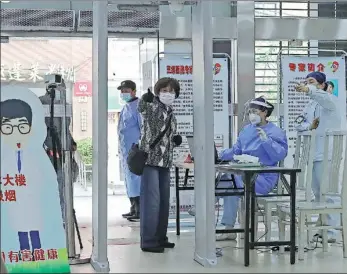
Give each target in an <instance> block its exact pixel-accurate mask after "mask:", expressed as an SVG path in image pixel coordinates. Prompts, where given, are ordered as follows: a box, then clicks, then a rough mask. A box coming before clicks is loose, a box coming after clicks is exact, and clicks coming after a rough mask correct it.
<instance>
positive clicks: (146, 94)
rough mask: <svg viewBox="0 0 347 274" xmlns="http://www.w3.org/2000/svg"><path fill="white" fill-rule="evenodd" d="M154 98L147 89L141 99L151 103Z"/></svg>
mask: <svg viewBox="0 0 347 274" xmlns="http://www.w3.org/2000/svg"><path fill="white" fill-rule="evenodd" d="M153 99H154V95H153V93H152V92H151V90H150V89H148V90H147V93H145V94H144V95H142V100H143V101H145V102H147V103H152V102H153Z"/></svg>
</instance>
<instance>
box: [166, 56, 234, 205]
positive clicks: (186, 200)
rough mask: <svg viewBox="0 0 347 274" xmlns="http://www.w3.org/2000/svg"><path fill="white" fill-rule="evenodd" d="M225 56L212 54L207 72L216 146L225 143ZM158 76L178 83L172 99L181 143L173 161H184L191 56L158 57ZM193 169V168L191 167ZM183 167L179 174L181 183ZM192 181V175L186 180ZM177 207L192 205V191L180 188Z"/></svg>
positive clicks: (190, 95)
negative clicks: (211, 94) (211, 92)
mask: <svg viewBox="0 0 347 274" xmlns="http://www.w3.org/2000/svg"><path fill="white" fill-rule="evenodd" d="M228 62H229V60H228V59H227V58H214V59H213V67H212V68H211V73H213V93H214V139H215V143H216V146H217V149H218V150H220V149H222V148H228V147H229V109H228V92H229V70H228ZM160 77H172V78H175V79H177V80H178V81H179V82H180V85H181V93H180V96H179V98H178V99H176V100H175V102H174V105H173V109H174V112H175V115H176V118H177V123H178V127H177V130H178V133H179V134H180V135H182V137H183V143H182V145H181V146H180V147H179V148H176V149H175V150H174V161H175V160H176V161H177V160H179V161H184V160H185V158H186V157H187V156H188V154H189V153H190V151H189V147H188V143H187V140H186V138H185V136H192V135H193V66H192V60H191V59H186V58H181V57H167V58H164V59H162V60H161V61H160ZM191 172H193V171H191ZM174 176H175V173H174V170H172V172H171V183H172V184H171V201H170V202H171V210H174V209H175V206H176V197H175V185H174V182H175V179H174ZM183 178H184V171H182V173H181V174H180V182H181V183H183ZM188 185H190V186H192V185H194V179H193V178H191V179H189V181H188ZM180 201H181V210H187V209H189V208H190V207H191V206H192V205H194V191H184V192H181V197H180Z"/></svg>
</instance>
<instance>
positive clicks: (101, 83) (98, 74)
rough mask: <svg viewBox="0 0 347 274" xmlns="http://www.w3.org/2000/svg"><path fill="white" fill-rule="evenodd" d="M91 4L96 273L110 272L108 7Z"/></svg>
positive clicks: (102, 3) (102, 2) (104, 0)
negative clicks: (108, 216)
mask: <svg viewBox="0 0 347 274" xmlns="http://www.w3.org/2000/svg"><path fill="white" fill-rule="evenodd" d="M107 2H108V1H106V0H99V1H93V107H92V110H93V193H92V196H93V253H92V258H91V264H92V266H93V267H94V269H95V270H96V271H97V272H103V273H105V272H109V271H110V268H109V262H108V258H107V188H108V181H107V174H108V164H107V158H108V157H107V154H108V153H107V143H108V142H107V135H108V133H107V120H108V119H107V107H108V102H107V101H108V97H107V94H108V85H107V83H108V8H107Z"/></svg>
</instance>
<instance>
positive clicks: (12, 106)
mask: <svg viewBox="0 0 347 274" xmlns="http://www.w3.org/2000/svg"><path fill="white" fill-rule="evenodd" d="M0 104H1V107H0V110H1V114H0V119H1V131H0V136H1V170H0V172H1V180H0V198H1V242H0V245H1V256H2V260H3V261H4V263H5V265H6V268H7V270H8V272H9V273H70V266H69V261H68V255H67V249H66V238H65V230H64V228H63V219H62V212H61V207H60V200H59V192H58V182H57V175H56V173H55V170H54V168H53V165H52V163H51V161H50V159H49V158H48V156H47V154H46V152H45V150H44V148H43V143H44V141H45V138H46V134H47V127H46V124H45V118H44V108H43V107H42V104H41V102H40V100H39V98H38V97H37V96H36V95H35V94H34V93H33V92H32V91H30V90H29V89H27V88H24V87H20V86H6V87H1V103H0Z"/></svg>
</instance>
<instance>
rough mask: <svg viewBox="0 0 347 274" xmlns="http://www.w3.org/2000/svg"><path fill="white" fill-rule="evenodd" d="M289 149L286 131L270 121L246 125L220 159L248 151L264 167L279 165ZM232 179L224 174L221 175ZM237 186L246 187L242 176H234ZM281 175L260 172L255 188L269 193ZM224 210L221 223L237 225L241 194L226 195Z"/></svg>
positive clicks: (228, 184) (229, 159)
mask: <svg viewBox="0 0 347 274" xmlns="http://www.w3.org/2000/svg"><path fill="white" fill-rule="evenodd" d="M257 128H261V129H263V130H264V131H265V133H266V135H267V140H265V141H263V140H261V139H260V137H259V135H258V132H257ZM287 152H288V143H287V137H286V134H285V132H284V131H283V130H282V129H280V128H279V127H277V126H276V125H275V124H273V123H271V122H269V123H267V124H266V125H264V126H255V125H247V126H246V127H245V128H244V129H243V130H242V131H241V132H240V134H239V137H238V139H237V142H236V144H235V145H234V146H233V147H232V148H231V149H225V150H223V151H222V152H221V154H220V158H221V159H222V160H225V161H233V160H234V155H242V154H247V155H251V156H255V157H258V158H259V161H260V163H261V164H263V165H265V166H276V165H277V164H278V162H279V161H282V160H283V159H284V158H285V157H286V156H287ZM228 177H229V178H230V176H228V175H224V176H223V177H222V178H223V179H226V178H228ZM235 181H236V184H237V186H238V187H242V186H243V182H242V178H241V176H235ZM277 182H278V174H259V175H258V177H257V179H256V183H255V191H256V193H257V194H263V195H264V194H268V193H269V192H270V191H271V190H272V189H273V188H274V187H275V186H276V184H277ZM218 187H220V188H227V187H231V182H220V183H219V185H218ZM223 199H224V213H223V219H222V224H224V225H227V226H234V224H235V222H236V217H237V210H238V202H239V197H236V196H234V197H223Z"/></svg>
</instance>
